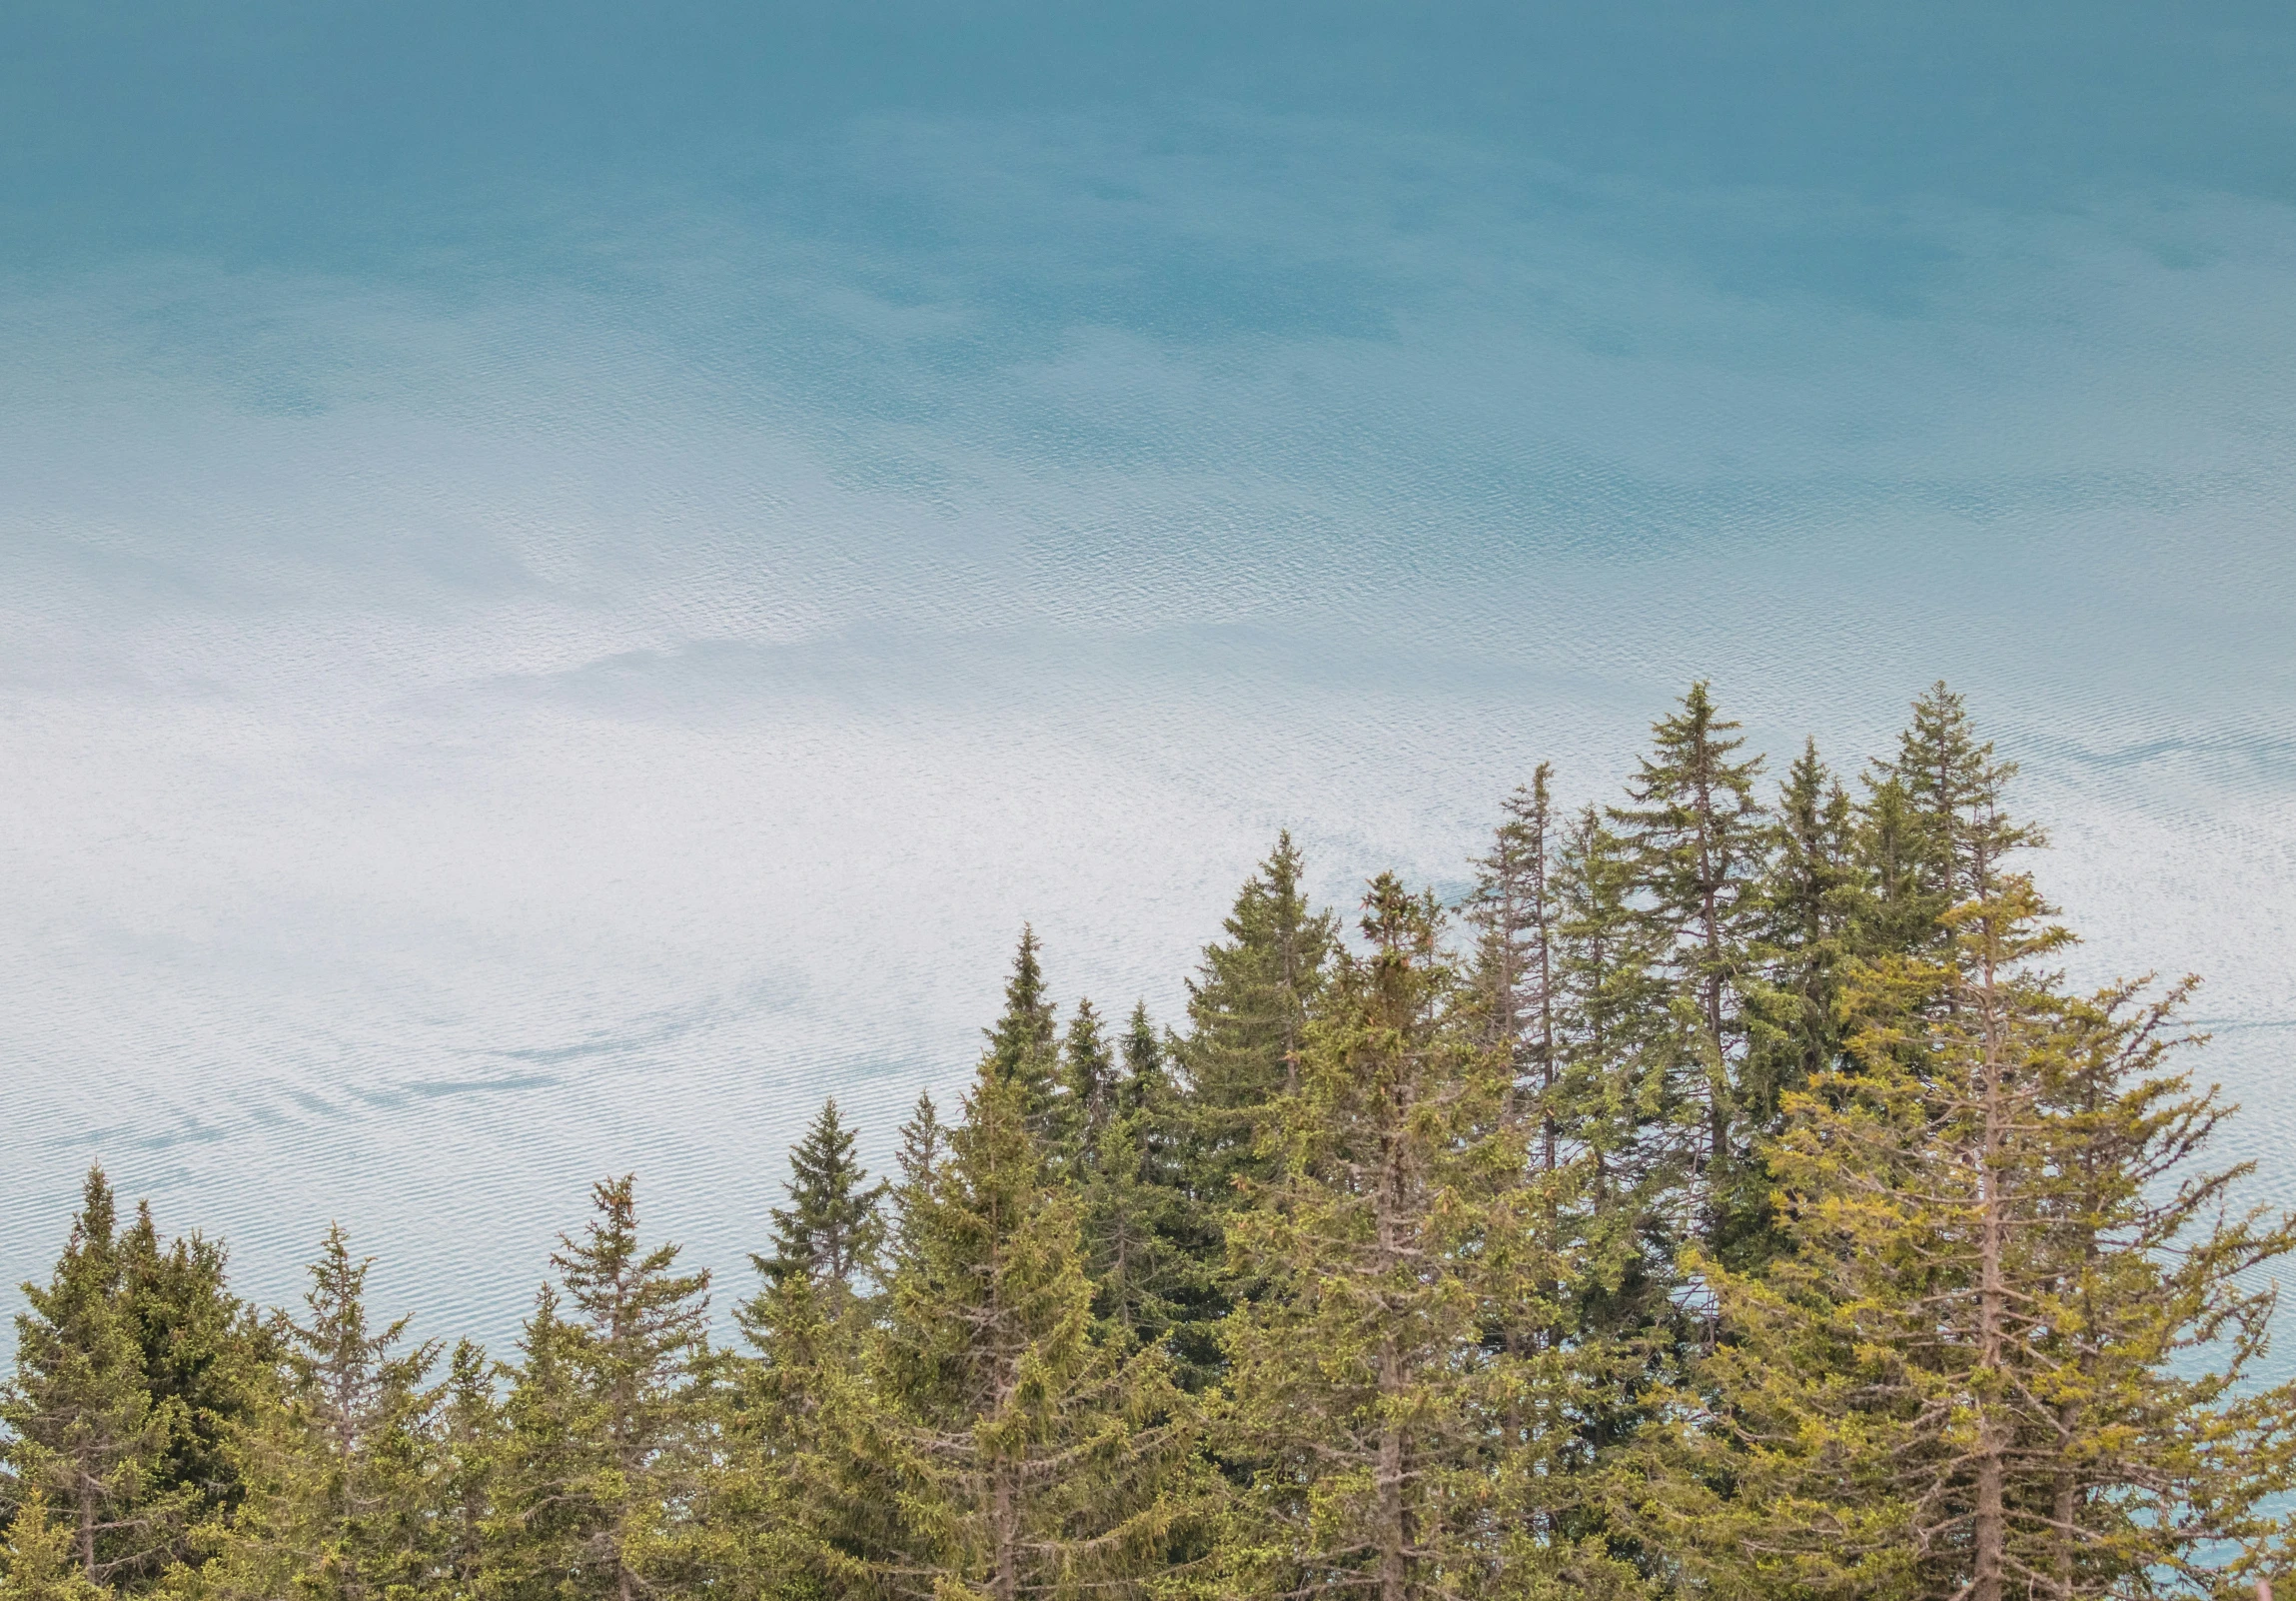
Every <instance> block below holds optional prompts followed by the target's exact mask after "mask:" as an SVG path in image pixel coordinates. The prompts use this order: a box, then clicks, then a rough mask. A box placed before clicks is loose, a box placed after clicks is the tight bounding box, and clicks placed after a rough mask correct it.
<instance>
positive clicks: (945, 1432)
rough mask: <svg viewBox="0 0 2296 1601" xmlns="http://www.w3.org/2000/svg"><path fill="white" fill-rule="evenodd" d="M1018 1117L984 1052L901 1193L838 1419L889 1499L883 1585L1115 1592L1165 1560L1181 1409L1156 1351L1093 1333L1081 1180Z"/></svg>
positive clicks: (1003, 1078) (1016, 1099)
mask: <svg viewBox="0 0 2296 1601" xmlns="http://www.w3.org/2000/svg"><path fill="white" fill-rule="evenodd" d="M1027 1117H1028V1101H1027V1097H1026V1087H1025V1085H1024V1084H1023V1083H1022V1082H1020V1081H1017V1080H1016V1079H1015V1078H1013V1077H1010V1076H1007V1075H1005V1074H1003V1073H1001V1072H999V1071H998V1070H997V1069H996V1067H995V1065H994V1063H993V1062H991V1063H984V1065H983V1068H982V1072H981V1075H980V1077H979V1079H978V1080H977V1082H976V1083H975V1085H974V1088H973V1090H972V1093H971V1094H970V1095H969V1096H968V1097H967V1099H966V1102H965V1119H964V1121H963V1122H962V1123H961V1124H960V1125H959V1126H958V1127H957V1128H955V1129H954V1130H952V1131H951V1133H950V1136H949V1145H948V1151H947V1155H946V1156H945V1158H942V1159H939V1160H936V1161H934V1162H933V1163H932V1164H931V1165H930V1166H929V1168H925V1169H923V1170H922V1171H921V1173H920V1176H919V1178H918V1180H917V1181H916V1182H914V1183H912V1184H905V1185H904V1186H903V1188H902V1191H901V1207H902V1212H903V1216H902V1218H901V1220H900V1223H899V1226H898V1228H897V1229H896V1237H897V1238H899V1239H900V1241H901V1251H900V1254H899V1256H898V1258H897V1259H896V1261H895V1262H894V1265H893V1269H892V1274H891V1279H890V1285H889V1289H888V1296H887V1306H886V1321H885V1323H884V1325H883V1327H882V1328H881V1329H880V1330H878V1331H877V1333H876V1334H875V1336H874V1337H873V1339H872V1342H871V1346H870V1352H869V1357H868V1385H867V1390H866V1399H865V1402H864V1403H862V1404H859V1405H858V1406H857V1407H856V1412H855V1415H854V1416H853V1417H852V1418H851V1419H850V1421H849V1425H848V1430H847V1432H848V1433H849V1437H850V1438H852V1439H853V1440H854V1441H855V1442H856V1444H857V1446H858V1448H859V1452H860V1455H861V1457H862V1459H863V1460H862V1461H861V1462H860V1463H859V1464H857V1465H856V1466H855V1467H854V1468H853V1469H852V1471H853V1472H855V1473H856V1474H858V1475H861V1476H863V1477H865V1478H867V1479H869V1480H871V1481H874V1482H877V1483H880V1484H882V1485H883V1486H884V1488H885V1493H886V1495H887V1497H888V1498H889V1499H890V1500H891V1502H892V1503H893V1504H894V1505H896V1506H897V1507H898V1512H899V1516H898V1519H897V1521H893V1522H889V1523H887V1524H884V1525H881V1526H880V1527H879V1529H878V1530H877V1531H876V1536H877V1538H878V1539H880V1540H882V1541H883V1542H884V1543H883V1544H882V1545H880V1546H879V1547H878V1548H877V1549H876V1550H875V1551H874V1552H873V1553H872V1556H871V1565H872V1568H873V1570H874V1572H875V1575H876V1579H877V1583H878V1585H879V1586H880V1587H881V1588H882V1590H883V1591H884V1592H885V1593H887V1594H890V1595H895V1596H916V1597H936V1598H940V1601H955V1598H958V1597H991V1598H994V1601H1015V1598H1016V1597H1019V1596H1021V1595H1023V1594H1039V1593H1044V1592H1048V1591H1050V1592H1055V1593H1061V1594H1068V1593H1077V1592H1081V1591H1082V1590H1085V1589H1088V1588H1089V1589H1102V1590H1114V1591H1116V1592H1118V1593H1124V1592H1126V1591H1129V1590H1131V1589H1134V1588H1136V1587H1137V1586H1138V1584H1140V1583H1141V1582H1143V1581H1145V1580H1147V1579H1149V1578H1152V1577H1154V1576H1155V1575H1156V1574H1157V1573H1159V1572H1160V1571H1161V1570H1162V1569H1163V1568H1164V1567H1165V1566H1166V1564H1167V1562H1168V1559H1169V1549H1170V1541H1171V1540H1172V1538H1173V1536H1174V1533H1175V1529H1176V1526H1177V1524H1178V1522H1179V1520H1180V1517H1181V1499H1182V1494H1181V1492H1182V1490H1183V1489H1184V1486H1185V1475H1186V1470H1187V1464H1188V1461H1189V1458H1190V1448H1191V1445H1192V1443H1193V1434H1192V1421H1191V1416H1192V1414H1191V1409H1190V1406H1189V1403H1188V1401H1187V1398H1186V1397H1185V1396H1184V1395H1183V1394H1182V1393H1181V1392H1180V1391H1179V1390H1178V1389H1177V1388H1176V1387H1175V1386H1174V1385H1173V1384H1172V1382H1171V1377H1170V1372H1169V1368H1168V1365H1167V1363H1166V1362H1165V1360H1164V1358H1163V1356H1162V1355H1161V1353H1159V1352H1157V1351H1155V1350H1153V1349H1150V1350H1143V1351H1137V1352H1132V1353H1126V1352H1125V1351H1124V1350H1122V1349H1121V1348H1120V1347H1119V1346H1118V1345H1117V1344H1114V1343H1103V1342H1098V1341H1095V1340H1094V1339H1093V1337H1092V1332H1091V1330H1092V1318H1091V1299H1092V1287H1091V1284H1090V1282H1089V1281H1088V1279H1087V1277H1086V1275H1085V1271H1084V1261H1083V1254H1082V1251H1081V1249H1080V1243H1079V1239H1078V1227H1077V1209H1078V1208H1077V1201H1076V1197H1075V1194H1074V1192H1073V1191H1072V1190H1071V1189H1069V1188H1068V1187H1067V1186H1065V1185H1062V1184H1060V1183H1058V1182H1057V1181H1056V1180H1055V1179H1054V1178H1053V1177H1052V1175H1051V1174H1050V1173H1049V1172H1048V1171H1047V1169H1046V1166H1045V1163H1044V1159H1043V1154H1042V1151H1041V1149H1040V1147H1039V1145H1038V1142H1037V1141H1036V1139H1035V1138H1034V1137H1033V1136H1032V1135H1031V1134H1030V1132H1029V1129H1028V1126H1027Z"/></svg>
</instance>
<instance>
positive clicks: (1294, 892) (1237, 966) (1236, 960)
mask: <svg viewBox="0 0 2296 1601" xmlns="http://www.w3.org/2000/svg"><path fill="white" fill-rule="evenodd" d="M1302 870H1303V863H1302V861H1301V858H1300V852H1299V849H1298V847H1297V846H1295V845H1294V844H1293V843H1292V836H1291V834H1290V833H1288V832H1287V833H1284V834H1282V835H1280V836H1278V838H1277V840H1276V848H1275V851H1274V853H1273V854H1271V855H1270V856H1269V857H1268V859H1267V860H1266V861H1264V862H1262V863H1261V864H1260V867H1259V870H1258V871H1257V872H1255V873H1254V874H1253V875H1252V876H1251V877H1250V878H1249V879H1247V880H1246V881H1245V883H1244V886H1243V888H1242V889H1241V890H1240V891H1239V892H1238V893H1237V895H1236V904H1235V908H1234V909H1233V910H1232V911H1230V912H1229V914H1228V916H1227V919H1226V921H1225V922H1224V923H1222V925H1221V926H1222V930H1223V932H1224V933H1225V935H1226V937H1225V938H1224V939H1222V940H1220V941H1218V942H1216V943H1214V944H1211V945H1209V946H1207V947H1205V950H1204V960H1203V965H1202V967H1201V968H1200V969H1199V970H1198V972H1197V975H1196V976H1195V977H1194V978H1192V979H1190V980H1189V982H1188V1024H1189V1028H1188V1034H1187V1037H1185V1038H1184V1039H1182V1040H1181V1041H1180V1043H1179V1047H1178V1057H1179V1066H1180V1070H1181V1074H1182V1077H1183V1079H1184V1081H1185V1082H1186V1084H1187V1088H1188V1095H1189V1103H1190V1107H1191V1110H1192V1113H1193V1117H1194V1121H1195V1124H1196V1129H1195V1136H1194V1145H1195V1147H1196V1148H1195V1152H1194V1156H1193V1165H1194V1167H1195V1169H1196V1172H1195V1178H1194V1183H1195V1186H1196V1189H1197V1192H1198V1193H1199V1194H1200V1195H1202V1196H1204V1197H1205V1199H1206V1200H1207V1201H1209V1202H1210V1203H1211V1204H1213V1205H1214V1206H1215V1207H1224V1206H1226V1205H1228V1204H1231V1203H1232V1201H1233V1196H1234V1188H1235V1184H1236V1182H1237V1180H1239V1179H1248V1178H1251V1177H1254V1176H1257V1175H1259V1174H1261V1173H1262V1172H1263V1171H1264V1168H1263V1165H1262V1164H1260V1163H1259V1162H1258V1161H1257V1159H1256V1158H1255V1156H1254V1154H1253V1152H1254V1146H1255V1142H1256V1141H1257V1139H1258V1136H1259V1133H1260V1130H1261V1128H1262V1127H1263V1125H1264V1124H1265V1122H1266V1108H1267V1106H1268V1104H1269V1103H1270V1102H1271V1101H1272V1100H1273V1099H1274V1098H1275V1097H1276V1096H1277V1095H1279V1094H1281V1093H1283V1092H1284V1091H1285V1089H1287V1088H1288V1087H1290V1086H1292V1085H1293V1084H1294V1083H1296V1081H1297V1080H1298V1077H1299V1052H1300V1042H1301V1040H1302V1038H1303V1037H1304V1036H1305V1033H1306V1030H1307V1019H1308V1013H1309V1010H1310V1008H1311V1007H1312V1006H1313V1005H1314V1003H1315V997H1316V993H1317V991H1318V989H1319V988H1320V987H1321V986H1322V983H1323V975H1324V968H1325V965H1326V963H1327V962H1328V961H1329V959H1330V956H1331V952H1332V949H1333V945H1334V941H1335V938H1336V936H1337V931H1338V923H1337V920H1336V919H1335V918H1334V917H1333V916H1332V914H1331V913H1330V912H1328V911H1318V910H1316V909H1315V908H1314V907H1313V906H1311V905H1310V904H1309V903H1308V898H1307V892H1306V889H1305V888H1304V886H1303V885H1302V883H1301V873H1302Z"/></svg>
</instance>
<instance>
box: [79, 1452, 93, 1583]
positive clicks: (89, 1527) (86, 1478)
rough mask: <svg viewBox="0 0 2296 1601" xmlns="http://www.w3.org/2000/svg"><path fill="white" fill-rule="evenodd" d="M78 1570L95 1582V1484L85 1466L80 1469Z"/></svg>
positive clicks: (91, 1581) (90, 1581)
mask: <svg viewBox="0 0 2296 1601" xmlns="http://www.w3.org/2000/svg"><path fill="white" fill-rule="evenodd" d="M79 1491H80V1494H79V1501H80V1571H81V1572H82V1573H84V1574H86V1575H87V1576H88V1582H89V1583H91V1584H93V1583H95V1582H96V1486H95V1481H94V1478H93V1476H92V1475H91V1474H89V1472H88V1471H87V1469H86V1468H82V1469H81V1470H80V1484H79Z"/></svg>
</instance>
